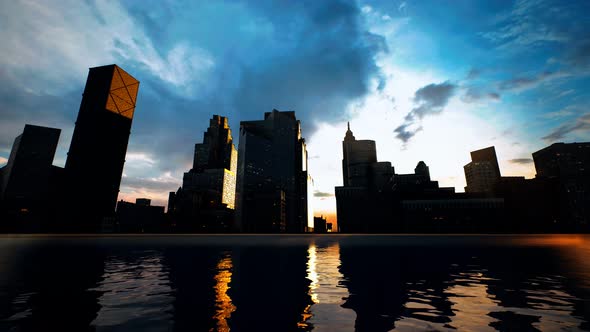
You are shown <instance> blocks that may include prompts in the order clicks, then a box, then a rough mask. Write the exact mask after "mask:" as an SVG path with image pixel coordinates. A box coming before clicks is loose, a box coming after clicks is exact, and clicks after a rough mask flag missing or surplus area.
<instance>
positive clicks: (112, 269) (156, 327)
mask: <svg viewBox="0 0 590 332" xmlns="http://www.w3.org/2000/svg"><path fill="white" fill-rule="evenodd" d="M168 280H169V276H168V272H167V271H166V270H165V269H164V267H163V266H162V255H161V254H160V253H158V252H151V251H146V252H141V254H139V255H136V254H134V253H130V254H129V255H128V256H125V257H121V256H118V255H116V256H111V257H107V259H106V263H105V267H104V274H103V276H102V280H101V281H100V282H99V283H98V287H96V288H95V289H94V290H96V291H97V292H99V293H101V294H102V295H101V297H100V298H99V304H100V307H101V309H100V311H99V312H98V315H97V317H96V319H95V320H94V321H93V322H92V323H91V325H94V326H100V327H102V328H103V329H112V327H118V328H120V329H125V330H142V331H150V330H151V331H166V330H168V329H169V328H170V325H171V315H170V312H171V311H172V302H173V300H174V299H173V297H172V296H171V288H170V283H169V281H168Z"/></svg>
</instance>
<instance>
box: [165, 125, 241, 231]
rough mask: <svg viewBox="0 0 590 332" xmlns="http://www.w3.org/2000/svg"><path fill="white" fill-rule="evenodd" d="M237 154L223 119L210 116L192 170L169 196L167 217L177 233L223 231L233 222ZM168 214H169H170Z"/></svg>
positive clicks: (196, 151) (196, 148)
mask: <svg viewBox="0 0 590 332" xmlns="http://www.w3.org/2000/svg"><path fill="white" fill-rule="evenodd" d="M237 163H238V153H237V150H236V147H235V145H234V144H233V139H232V135H231V129H230V128H229V125H228V121H227V118H226V117H223V116H219V115H213V117H212V118H211V120H209V128H207V131H206V132H205V134H204V136H203V143H197V144H196V145H195V154H194V159H193V168H192V169H191V170H190V171H188V172H186V173H184V177H183V181H182V188H180V189H179V190H178V191H177V192H176V194H172V193H171V195H170V201H169V204H168V206H169V213H170V214H171V215H173V216H174V218H175V219H176V224H177V226H178V228H179V229H180V230H185V231H187V230H190V231H209V232H211V231H226V230H228V229H229V227H230V226H231V222H232V221H233V219H234V213H233V210H234V207H235V192H236V169H237ZM170 210H171V211H170Z"/></svg>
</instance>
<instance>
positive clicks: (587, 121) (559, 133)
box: [542, 113, 590, 142]
mask: <svg viewBox="0 0 590 332" xmlns="http://www.w3.org/2000/svg"><path fill="white" fill-rule="evenodd" d="M575 131H580V132H590V113H586V114H584V115H582V116H580V117H578V118H577V119H575V120H574V121H571V122H568V123H565V124H563V125H561V126H559V127H557V128H555V129H554V130H553V131H552V132H551V133H549V134H548V135H546V136H543V137H542V139H544V140H545V141H547V142H555V141H558V140H561V139H563V138H564V137H565V136H566V135H568V134H570V133H572V132H575Z"/></svg>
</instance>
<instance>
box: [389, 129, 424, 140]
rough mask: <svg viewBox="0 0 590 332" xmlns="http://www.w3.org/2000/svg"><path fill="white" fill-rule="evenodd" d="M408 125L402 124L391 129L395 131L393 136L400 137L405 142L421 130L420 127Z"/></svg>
mask: <svg viewBox="0 0 590 332" xmlns="http://www.w3.org/2000/svg"><path fill="white" fill-rule="evenodd" d="M410 125H411V124H402V125H401V126H399V127H397V128H395V130H394V131H393V132H394V133H395V137H396V138H398V139H400V140H401V141H402V142H404V143H407V142H408V141H409V140H410V139H411V138H412V137H414V135H416V134H417V133H418V132H419V131H421V130H422V127H417V128H415V129H410V128H409V127H410Z"/></svg>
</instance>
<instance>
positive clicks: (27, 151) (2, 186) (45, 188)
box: [0, 124, 61, 230]
mask: <svg viewBox="0 0 590 332" xmlns="http://www.w3.org/2000/svg"><path fill="white" fill-rule="evenodd" d="M60 132H61V130H60V129H55V128H48V127H41V126H34V125H30V124H27V125H25V128H24V130H23V133H22V134H21V135H19V136H18V137H16V139H15V140H14V144H13V146H12V150H11V152H10V157H9V158H8V162H7V164H6V166H4V167H3V168H2V172H1V175H0V178H1V179H0V201H2V210H3V211H2V212H0V213H2V215H4V217H3V218H2V219H5V220H4V221H5V222H10V223H19V222H25V221H29V222H32V221H33V219H35V220H34V221H35V222H37V221H39V220H40V219H42V218H45V219H47V218H49V214H50V213H51V211H52V210H51V211H50V209H51V208H52V207H53V205H54V204H53V203H54V199H55V194H54V189H55V188H56V186H57V185H58V184H57V183H55V180H56V174H57V173H58V172H59V171H58V170H57V168H58V167H55V166H53V165H52V163H53V157H54V156H55V151H56V149H57V144H58V141H59V135H60ZM29 226H31V225H29ZM36 226H39V225H36ZM23 227H24V228H27V227H25V225H21V224H13V225H11V227H10V228H11V229H12V230H20V229H24V228H23ZM29 229H31V228H29ZM34 230H40V229H38V228H37V229H34Z"/></svg>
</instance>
